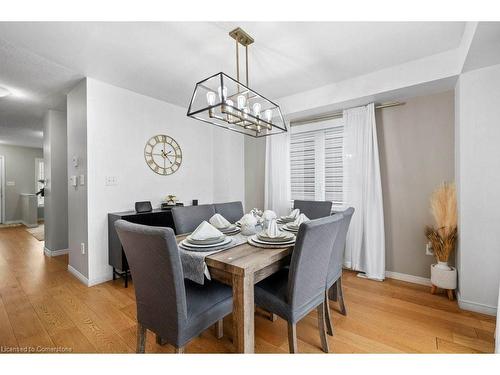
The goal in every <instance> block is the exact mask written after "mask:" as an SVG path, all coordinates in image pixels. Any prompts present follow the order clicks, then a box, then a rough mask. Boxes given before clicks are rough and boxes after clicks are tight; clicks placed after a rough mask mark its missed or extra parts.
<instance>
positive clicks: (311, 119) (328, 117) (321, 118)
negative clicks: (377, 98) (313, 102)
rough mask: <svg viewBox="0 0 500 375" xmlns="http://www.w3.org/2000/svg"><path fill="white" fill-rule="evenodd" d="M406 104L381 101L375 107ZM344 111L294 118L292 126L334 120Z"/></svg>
mask: <svg viewBox="0 0 500 375" xmlns="http://www.w3.org/2000/svg"><path fill="white" fill-rule="evenodd" d="M404 104H406V103H405V102H388V103H381V104H379V105H376V106H375V109H382V108H389V107H397V106H400V105H404ZM342 113H343V111H337V112H332V113H329V114H326V115H321V116H317V117H307V118H302V119H297V120H292V121H290V126H297V125H304V124H310V123H313V122H320V121H327V120H333V119H336V118H341V117H342V116H343V114H342Z"/></svg>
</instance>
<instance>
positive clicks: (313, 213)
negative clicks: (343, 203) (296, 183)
mask: <svg viewBox="0 0 500 375" xmlns="http://www.w3.org/2000/svg"><path fill="white" fill-rule="evenodd" d="M293 208H298V209H299V210H300V212H301V213H303V214H304V215H306V216H307V217H308V218H309V219H311V220H314V219H319V218H320V217H325V216H330V214H331V211H332V202H330V201H301V200H294V201H293Z"/></svg>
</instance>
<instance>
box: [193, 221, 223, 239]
mask: <svg viewBox="0 0 500 375" xmlns="http://www.w3.org/2000/svg"><path fill="white" fill-rule="evenodd" d="M221 236H223V234H222V232H221V231H219V230H218V229H217V228H216V227H214V226H213V225H212V224H210V223H208V222H207V221H203V222H202V223H201V224H200V225H198V228H196V229H195V230H194V231H193V233H191V234H190V237H191V238H192V239H193V240H208V239H210V238H217V237H221Z"/></svg>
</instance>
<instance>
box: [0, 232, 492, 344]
mask: <svg viewBox="0 0 500 375" xmlns="http://www.w3.org/2000/svg"><path fill="white" fill-rule="evenodd" d="M343 284H344V294H345V301H346V307H347V316H343V315H341V314H339V313H338V312H337V311H334V312H333V313H332V317H333V322H334V336H333V337H330V336H328V343H329V346H330V352H332V353H491V352H493V350H494V338H493V335H494V330H495V319H494V317H491V316H487V315H481V314H477V313H472V312H468V311H462V310H460V309H459V308H458V306H457V303H456V302H455V301H449V300H448V298H447V297H446V296H445V295H444V294H438V295H431V294H430V291H429V288H427V287H424V286H421V285H416V284H410V283H405V282H400V281H396V280H390V279H388V280H386V281H384V282H382V283H381V282H375V281H370V280H365V279H360V278H357V277H356V276H355V274H354V273H350V272H347V273H345V276H344V282H343ZM0 297H1V298H0V348H1V349H2V350H1V351H0V352H7V351H8V350H9V348H14V350H16V349H15V348H25V347H31V348H33V350H35V351H42V350H49V351H52V350H57V351H60V352H68V351H70V352H78V353H91V352H100V353H132V352H134V351H135V344H136V321H135V314H136V311H135V296H134V289H133V283H132V284H131V285H130V286H129V288H128V289H125V288H123V284H122V281H121V280H116V281H114V282H113V281H110V282H107V283H105V284H101V285H97V286H94V287H91V288H87V287H86V286H84V285H83V284H81V283H80V282H79V281H78V280H77V279H76V278H74V277H73V276H72V275H71V274H70V273H69V272H68V271H67V256H59V257H54V258H49V257H46V256H45V255H44V254H43V242H40V241H37V240H36V239H35V238H34V237H33V236H31V235H30V234H29V233H28V232H26V231H25V230H24V227H9V228H1V229H0ZM330 303H331V306H332V307H334V308H335V309H337V308H338V307H337V305H336V303H333V302H330ZM231 327H232V324H231V317H230V316H229V317H228V318H227V319H225V321H224V331H225V332H224V337H223V338H222V339H221V340H217V339H216V338H215V331H214V330H213V329H212V330H207V331H205V332H204V333H203V334H202V335H201V336H200V337H198V338H196V339H195V340H193V341H192V342H191V343H189V344H188V345H187V347H186V352H187V353H231V352H232V350H233V345H232V343H231V339H230V338H231ZM255 335H256V338H255V345H256V348H255V351H256V352H257V353H287V352H288V341H287V325H286V322H285V321H283V320H282V319H279V318H278V319H277V320H276V321H275V322H271V321H270V320H269V319H268V314H266V313H263V312H261V311H259V310H257V312H256V318H255ZM297 339H298V348H299V351H300V352H302V353H309V352H310V353H322V351H321V343H320V337H319V334H318V330H317V319H316V312H312V313H311V314H309V315H308V316H307V317H306V318H304V319H303V320H302V321H300V322H299V323H298V324H297ZM156 352H166V353H172V352H173V348H172V347H170V346H169V345H166V346H163V347H162V346H159V345H157V344H156V342H155V337H154V335H153V334H151V333H149V332H148V335H147V342H146V353H156Z"/></svg>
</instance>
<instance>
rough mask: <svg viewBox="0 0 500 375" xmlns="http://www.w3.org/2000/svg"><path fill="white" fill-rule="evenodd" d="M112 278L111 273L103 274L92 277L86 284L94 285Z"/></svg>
mask: <svg viewBox="0 0 500 375" xmlns="http://www.w3.org/2000/svg"><path fill="white" fill-rule="evenodd" d="M110 280H113V275H112V274H111V275H104V276H99V277H94V278H92V279H90V280H89V281H88V284H87V285H88V286H94V285H97V284H102V283H105V282H107V281H110Z"/></svg>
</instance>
